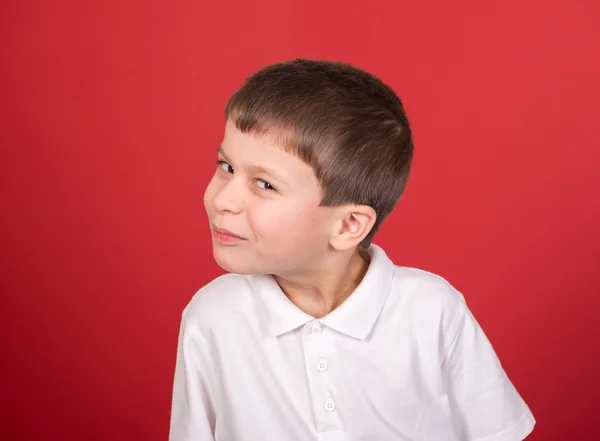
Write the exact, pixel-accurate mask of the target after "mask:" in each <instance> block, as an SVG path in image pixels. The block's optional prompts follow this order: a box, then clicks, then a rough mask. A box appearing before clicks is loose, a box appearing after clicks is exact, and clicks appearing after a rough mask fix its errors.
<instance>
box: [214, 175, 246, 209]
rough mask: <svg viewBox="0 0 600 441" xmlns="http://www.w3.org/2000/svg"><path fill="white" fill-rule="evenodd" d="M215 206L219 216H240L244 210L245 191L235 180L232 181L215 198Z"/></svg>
mask: <svg viewBox="0 0 600 441" xmlns="http://www.w3.org/2000/svg"><path fill="white" fill-rule="evenodd" d="M213 205H214V207H215V210H216V211H217V212H218V213H219V214H224V213H229V214H239V213H241V212H242V210H243V208H244V201H243V189H241V188H240V187H239V186H238V185H237V184H236V180H235V179H230V180H229V182H227V183H226V184H225V185H223V186H222V187H221V188H220V189H219V191H218V192H217V193H216V194H215V196H214V197H213Z"/></svg>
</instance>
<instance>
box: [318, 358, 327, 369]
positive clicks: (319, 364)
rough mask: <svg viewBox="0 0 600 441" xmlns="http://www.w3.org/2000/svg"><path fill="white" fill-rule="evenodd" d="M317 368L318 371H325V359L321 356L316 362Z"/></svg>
mask: <svg viewBox="0 0 600 441" xmlns="http://www.w3.org/2000/svg"><path fill="white" fill-rule="evenodd" d="M317 370H318V371H319V372H325V371H326V370H327V360H325V359H324V358H321V359H320V360H319V361H318V362H317Z"/></svg>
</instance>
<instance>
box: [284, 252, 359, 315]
mask: <svg viewBox="0 0 600 441" xmlns="http://www.w3.org/2000/svg"><path fill="white" fill-rule="evenodd" d="M368 268H369V256H368V254H367V253H359V252H358V251H357V250H355V251H351V252H349V253H336V254H332V255H330V256H328V257H326V258H325V259H323V261H321V262H319V265H318V268H314V269H311V270H310V271H307V272H303V274H297V275H285V276H281V275H274V277H275V280H276V281H277V283H278V284H279V286H280V287H281V289H282V290H283V292H284V293H285V295H286V296H287V297H288V298H289V299H290V301H291V302H292V303H293V304H294V305H296V306H297V307H298V308H300V309H301V310H302V311H304V312H305V313H307V314H308V315H311V316H313V317H315V318H321V317H324V316H326V315H327V314H329V313H330V312H331V311H333V310H334V309H335V308H337V307H338V306H339V305H341V304H342V303H343V302H344V301H345V300H346V299H347V298H348V297H349V296H350V294H352V292H353V291H354V290H355V289H356V287H357V286H358V285H359V284H360V282H361V281H362V279H363V277H364V276H365V274H366V273H367V269H368Z"/></svg>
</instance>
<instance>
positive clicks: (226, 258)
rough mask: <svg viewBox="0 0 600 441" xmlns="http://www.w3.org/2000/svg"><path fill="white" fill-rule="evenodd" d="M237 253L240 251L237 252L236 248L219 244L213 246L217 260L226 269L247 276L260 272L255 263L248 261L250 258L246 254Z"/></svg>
mask: <svg viewBox="0 0 600 441" xmlns="http://www.w3.org/2000/svg"><path fill="white" fill-rule="evenodd" d="M236 254H238V253H236V252H235V249H234V248H225V247H221V246H219V245H216V246H214V247H213V257H214V259H215V262H216V263H217V265H219V266H220V267H221V268H223V269H224V270H225V271H227V272H229V273H234V274H243V275H246V276H249V275H252V274H257V273H258V271H256V269H255V268H254V267H253V265H252V264H251V263H250V262H248V260H249V259H248V258H247V257H246V256H242V255H236ZM240 254H241V253H240Z"/></svg>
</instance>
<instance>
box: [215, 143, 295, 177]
mask: <svg viewBox="0 0 600 441" xmlns="http://www.w3.org/2000/svg"><path fill="white" fill-rule="evenodd" d="M217 151H218V152H219V153H221V155H223V157H224V158H225V159H226V160H227V162H231V161H230V160H229V158H227V155H226V154H225V150H223V146H219V148H218V149H217ZM247 168H248V169H250V170H252V171H254V172H258V173H265V174H267V175H269V176H272V177H273V178H275V179H277V180H279V181H281V182H285V179H284V178H283V176H282V175H281V174H280V173H278V172H276V171H275V170H273V169H272V168H268V167H262V166H260V165H250V166H248V167H247Z"/></svg>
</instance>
